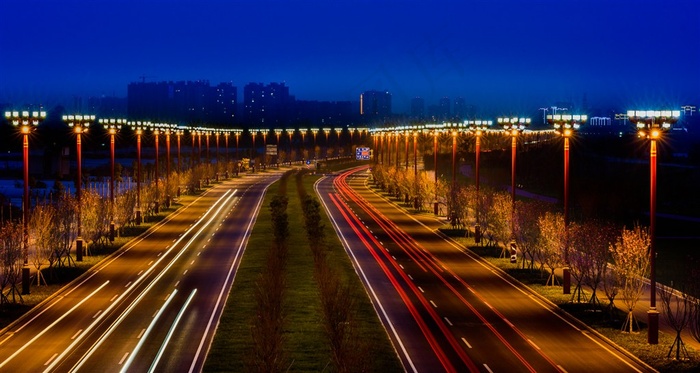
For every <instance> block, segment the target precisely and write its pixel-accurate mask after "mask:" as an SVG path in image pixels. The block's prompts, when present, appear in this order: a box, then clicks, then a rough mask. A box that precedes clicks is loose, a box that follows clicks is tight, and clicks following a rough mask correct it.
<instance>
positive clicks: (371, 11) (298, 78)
mask: <svg viewBox="0 0 700 373" xmlns="http://www.w3.org/2000/svg"><path fill="white" fill-rule="evenodd" d="M0 8H2V10H3V13H5V14H17V15H19V16H17V17H7V18H6V19H5V20H4V22H3V23H2V25H0V50H2V51H4V53H5V54H6V56H11V57H12V58H4V59H3V60H2V62H0V102H5V103H8V102H9V103H17V102H21V103H24V102H36V101H40V103H43V104H45V105H47V106H51V105H53V104H56V103H57V102H58V101H59V100H65V99H66V98H70V97H73V96H82V97H90V96H102V95H106V96H112V95H114V96H118V97H125V96H126V89H127V85H128V84H129V83H130V82H134V81H141V80H145V81H180V80H209V81H212V82H230V83H232V84H233V85H235V86H238V87H242V86H243V85H244V84H246V83H248V82H256V81H258V82H284V83H286V84H287V85H288V86H290V87H294V94H295V96H296V97H297V99H300V100H324V101H356V100H358V99H359V94H360V93H362V92H364V91H367V90H387V91H390V92H391V93H392V96H393V103H394V104H393V106H394V111H395V112H398V113H408V112H409V111H410V100H411V98H413V97H415V96H420V97H423V98H425V102H426V105H429V104H433V103H437V102H438V101H439V100H440V98H441V97H443V96H447V97H450V98H452V99H454V98H457V97H463V98H464V99H465V102H466V103H467V104H474V105H477V106H479V107H481V108H484V109H485V110H488V109H492V110H496V111H497V110H505V108H510V110H513V111H514V112H517V111H519V110H520V111H522V110H528V109H529V108H531V107H533V106H538V105H543V104H546V103H547V102H561V101H565V102H580V101H581V100H583V99H584V97H585V98H586V99H587V100H588V101H589V102H590V104H591V106H596V105H622V106H627V107H632V106H633V107H646V106H650V105H654V106H659V105H664V106H679V105H681V104H686V103H689V102H697V101H698V99H699V97H700V92H698V89H697V87H698V82H700V72H699V70H700V69H697V66H700V50H699V48H696V47H694V45H696V44H697V41H698V40H700V23H698V22H696V15H697V14H698V13H700V4H698V3H697V2H695V1H692V0H674V1H670V2H668V1H664V2H662V1H651V0H648V1H629V0H624V1H618V2H615V3H614V4H610V3H608V2H604V1H598V0H594V1H568V2H562V1H554V0H541V1H536V2H527V3H523V2H520V1H515V0H512V1H508V0H498V1H491V2H487V1H472V2H468V3H465V2H457V1H438V2H426V1H379V2H369V1H360V2H345V1H342V2H333V3H327V2H322V1H315V0H308V1H295V2H284V1H275V0H267V1H259V2H254V3H253V2H244V1H235V2H226V1H216V0H208V1H199V2H194V1H189V0H188V1H180V2H166V1H160V0H153V1H141V2H137V1H130V0H129V1H120V2H116V1H113V0H102V1H95V2H89V3H85V2H82V1H78V0H70V1H64V2H52V1H41V0H29V1H19V0H7V1H4V2H3V3H2V5H0Z"/></svg>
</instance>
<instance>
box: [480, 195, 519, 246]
mask: <svg viewBox="0 0 700 373" xmlns="http://www.w3.org/2000/svg"><path fill="white" fill-rule="evenodd" d="M491 202H492V203H491V206H490V208H488V209H486V210H485V211H484V214H483V215H482V216H483V217H485V218H486V219H485V222H486V223H488V227H487V230H488V231H489V232H490V234H491V235H493V238H494V239H495V241H496V243H498V242H501V243H503V250H502V251H501V255H502V256H504V255H505V254H506V251H507V246H508V241H509V240H510V238H511V220H512V218H513V215H512V212H513V211H512V208H513V205H512V201H511V196H510V194H509V193H506V192H502V191H501V192H496V193H494V194H493V199H492V200H491Z"/></svg>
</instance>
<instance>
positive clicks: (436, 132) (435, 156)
mask: <svg viewBox="0 0 700 373" xmlns="http://www.w3.org/2000/svg"><path fill="white" fill-rule="evenodd" d="M438 136H440V131H439V130H438V126H437V125H435V126H434V127H433V169H434V170H435V202H433V213H434V214H435V215H437V214H438V169H437V159H438Z"/></svg>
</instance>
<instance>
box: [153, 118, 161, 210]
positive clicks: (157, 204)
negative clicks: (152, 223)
mask: <svg viewBox="0 0 700 373" xmlns="http://www.w3.org/2000/svg"><path fill="white" fill-rule="evenodd" d="M152 132H153V138H154V140H155V146H156V157H155V174H154V178H153V179H154V180H155V182H156V202H155V206H154V209H153V210H154V211H155V213H156V214H157V213H159V212H160V201H159V200H158V199H159V198H160V190H159V189H158V137H159V135H160V124H153V127H152Z"/></svg>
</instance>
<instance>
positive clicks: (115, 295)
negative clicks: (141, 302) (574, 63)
mask: <svg viewBox="0 0 700 373" xmlns="http://www.w3.org/2000/svg"><path fill="white" fill-rule="evenodd" d="M118 296H119V294H114V296H113V297H112V299H110V300H109V301H110V302H114V300H115V299H117V297H118Z"/></svg>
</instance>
